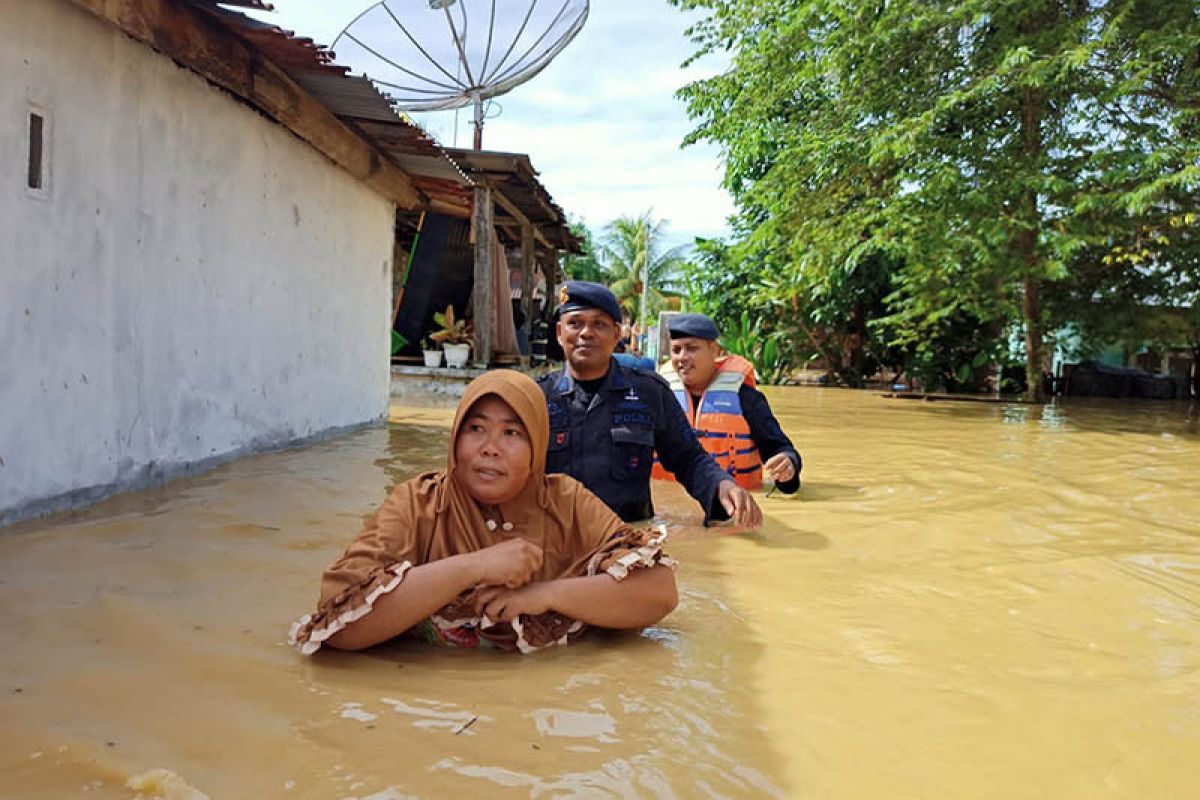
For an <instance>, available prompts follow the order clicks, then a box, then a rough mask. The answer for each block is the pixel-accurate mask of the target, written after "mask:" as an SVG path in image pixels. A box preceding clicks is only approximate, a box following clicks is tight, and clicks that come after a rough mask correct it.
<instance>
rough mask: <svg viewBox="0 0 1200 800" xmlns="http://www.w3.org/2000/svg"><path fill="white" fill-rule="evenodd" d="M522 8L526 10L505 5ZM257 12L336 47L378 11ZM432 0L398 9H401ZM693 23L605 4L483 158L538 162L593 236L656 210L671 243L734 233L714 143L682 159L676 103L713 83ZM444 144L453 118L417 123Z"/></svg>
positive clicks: (500, 126)
mask: <svg viewBox="0 0 1200 800" xmlns="http://www.w3.org/2000/svg"><path fill="white" fill-rule="evenodd" d="M504 1H505V2H508V3H513V4H514V5H517V6H519V7H520V8H521V10H522V12H523V11H524V8H525V7H526V2H527V0H504ZM273 2H274V5H275V11H274V12H273V13H256V14H255V16H258V17H260V18H262V19H264V20H269V21H271V22H273V23H275V24H277V25H280V26H281V27H284V28H287V29H289V30H293V31H295V32H296V33H297V34H298V35H301V36H307V37H309V38H311V39H313V40H314V41H316V42H318V43H320V44H325V45H332V43H333V41H334V40H335V39H336V38H337V36H338V34H339V33H340V32H341V31H342V29H343V28H344V27H345V26H346V25H347V24H348V23H349V22H350V21H351V20H352V19H353V18H354V17H355V16H356V15H357V14H358V13H359V12H361V11H362V10H364V9H366V8H367V7H368V6H370V5H372V4H373V0H366V1H362V0H357V1H356V2H329V0H273ZM406 2H412V3H420V4H425V3H427V0H393V2H392V4H391V5H392V8H394V9H395V8H398V7H403V5H404V3H406ZM694 19H695V17H694V15H691V14H685V13H683V12H681V11H680V10H679V9H677V8H675V7H673V6H670V5H668V4H667V2H666V0H595V2H592V3H591V10H590V13H589V16H588V21H587V23H586V25H585V26H584V28H583V30H582V31H580V33H579V34H578V36H576V38H575V39H574V41H572V42H571V43H570V44H569V45H568V46H567V47H566V49H564V50H563V51H562V52H561V53H560V54H559V55H558V57H557V58H556V59H555V60H554V61H553V62H552V63H551V64H550V66H548V67H547V68H546V69H545V70H543V71H542V72H541V73H539V74H538V75H537V76H535V77H534V78H533V79H532V80H530V81H529V82H528V83H525V84H523V85H521V86H518V87H517V88H516V89H514V90H512V91H511V92H510V93H509V94H507V95H504V96H502V97H499V98H497V100H496V102H497V103H498V104H499V109H493V112H492V113H496V112H497V111H498V112H499V113H498V115H497V116H495V117H494V118H491V119H489V120H488V121H487V123H486V125H485V127H484V130H483V147H484V149H485V150H503V151H510V152H523V153H528V154H529V156H530V159H531V160H532V162H533V165H534V168H535V169H537V170H538V172H539V173H540V176H539V177H540V180H541V181H542V183H543V185H545V187H546V188H547V190H548V191H549V192H550V194H551V195H552V196H553V197H554V200H555V202H557V203H558V205H559V206H560V207H561V208H562V209H563V210H564V211H566V212H567V213H568V214H570V215H571V216H573V217H579V218H582V219H583V220H584V221H585V222H586V223H587V225H588V227H590V228H591V229H592V230H593V232H597V233H599V232H600V231H601V229H602V228H603V226H604V225H605V224H607V223H608V222H610V221H611V220H613V219H615V218H616V217H618V216H621V215H638V214H640V213H642V212H644V211H646V210H651V211H652V212H653V214H654V216H655V217H656V218H657V219H661V220H665V221H666V228H665V229H666V238H667V244H669V245H675V244H681V243H686V242H690V241H691V240H692V239H693V237H695V236H704V237H716V236H722V235H725V234H727V233H728V226H727V223H726V220H727V217H728V216H729V215H730V214H731V213H732V211H733V205H732V202H731V200H730V198H729V195H728V194H727V193H726V192H725V191H724V190H723V189H722V188H721V185H720V182H721V174H722V167H721V163H720V159H719V154H718V152H717V150H716V148H714V147H712V146H711V145H708V144H698V145H691V146H689V147H687V148H681V143H682V141H683V138H684V136H686V135H687V133H688V132H689V131H690V130H692V128H693V127H694V125H693V123H692V122H691V121H690V120H689V119H688V116H687V110H686V108H685V107H684V104H683V103H682V102H681V101H680V100H677V99H676V98H675V97H674V92H675V90H676V89H678V88H679V87H680V86H683V85H684V84H686V83H687V82H688V81H691V80H695V79H697V78H704V77H707V76H709V75H712V74H714V72H716V71H718V70H719V69H720V68H721V66H722V65H721V64H720V63H717V62H715V61H714V60H711V59H710V60H706V61H705V62H702V64H700V65H693V66H689V67H688V68H686V69H685V68H683V67H682V66H681V65H682V63H683V62H684V61H685V60H686V59H687V58H688V56H690V55H691V54H692V52H693V51H694V46H693V45H692V43H691V42H690V41H688V39H687V37H686V35H685V33H684V31H685V29H686V28H687V26H688V24H689V23H690V21H693V20H694ZM412 117H413V118H414V119H415V120H416V121H417V122H418V123H419V124H421V125H422V126H423V127H424V128H425V129H426V130H427V131H428V132H429V133H431V134H432V135H433V136H434V137H435V138H436V139H437V140H438V141H439V142H441V143H443V144H447V145H454V144H455V142H454V115H453V112H439V113H436V114H416V113H414V114H412ZM470 118H471V114H470V111H469V109H464V110H462V111H460V112H459V121H458V142H457V146H460V147H470V146H471V125H470Z"/></svg>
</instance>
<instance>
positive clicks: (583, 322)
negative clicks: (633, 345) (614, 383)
mask: <svg viewBox="0 0 1200 800" xmlns="http://www.w3.org/2000/svg"><path fill="white" fill-rule="evenodd" d="M555 331H556V333H557V335H558V343H559V344H560V345H562V349H563V355H564V356H565V357H566V364H567V371H568V372H570V373H571V377H573V378H575V379H576V380H583V381H590V380H595V379H596V378H603V377H604V375H605V373H606V372H608V364H609V360H610V359H611V358H612V354H613V351H614V350H615V349H616V348H617V339H618V337H619V336H620V331H619V330H618V329H617V323H616V320H614V319H613V318H612V317H610V316H609V315H608V314H605V313H604V312H603V311H601V310H600V309H598V308H582V309H580V310H578V311H567V312H566V313H564V314H563V315H562V316H561V317H559V319H558V325H557V327H556V329H555Z"/></svg>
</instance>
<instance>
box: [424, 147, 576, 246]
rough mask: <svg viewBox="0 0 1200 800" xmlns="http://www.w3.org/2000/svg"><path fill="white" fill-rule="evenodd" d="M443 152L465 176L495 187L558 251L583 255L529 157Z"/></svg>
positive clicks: (485, 151)
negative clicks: (536, 226) (462, 168)
mask: <svg viewBox="0 0 1200 800" xmlns="http://www.w3.org/2000/svg"><path fill="white" fill-rule="evenodd" d="M446 152H447V153H449V154H450V157H451V158H453V159H454V160H455V161H456V162H458V163H459V164H461V165H462V166H463V167H465V168H466V170H467V174H468V175H471V176H473V177H478V178H481V179H487V181H488V182H490V183H491V184H492V185H494V186H496V188H497V189H498V190H499V191H501V192H503V193H504V196H505V197H506V198H508V200H509V201H510V202H512V204H513V205H515V206H516V207H517V208H518V209H519V210H520V211H521V213H522V214H524V215H525V216H526V217H528V218H529V221H530V222H533V223H534V224H536V225H538V226H539V227H540V228H541V230H542V232H543V233H545V234H546V235H547V238H549V239H550V240H551V241H553V242H554V243H555V244H556V245H557V246H558V247H560V248H562V249H563V250H569V251H571V252H573V253H579V252H582V248H583V241H582V240H581V239H579V237H577V236H576V235H575V234H574V233H572V232H571V229H570V227H569V226H568V225H567V215H566V214H565V213H563V210H562V209H561V208H559V206H558V204H557V203H555V202H554V198H552V197H551V196H550V192H548V191H547V190H546V187H545V186H543V185H542V182H541V181H539V180H538V178H537V175H538V172H537V170H536V169H534V168H533V162H532V161H530V160H529V156H527V155H525V154H524V153H502V152H498V151H495V150H464V149H462V148H454V147H448V148H446Z"/></svg>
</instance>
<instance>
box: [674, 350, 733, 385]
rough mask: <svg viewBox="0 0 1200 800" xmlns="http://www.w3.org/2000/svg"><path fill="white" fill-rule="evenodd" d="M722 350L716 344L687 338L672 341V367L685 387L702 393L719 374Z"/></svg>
mask: <svg viewBox="0 0 1200 800" xmlns="http://www.w3.org/2000/svg"><path fill="white" fill-rule="evenodd" d="M720 352H721V351H720V348H719V347H717V343H716V342H710V341H708V340H707V339H697V338H696V337H694V336H685V337H683V338H681V339H672V340H671V366H672V367H674V368H675V372H676V373H678V374H679V377H680V379H681V380H682V381H683V385H684V386H686V387H687V388H688V389H689V390H690V391H693V392H700V391H703V390H705V389H707V388H708V384H709V383H711V382H712V379H713V376H714V375H716V374H717V356H718V355H719V354H720Z"/></svg>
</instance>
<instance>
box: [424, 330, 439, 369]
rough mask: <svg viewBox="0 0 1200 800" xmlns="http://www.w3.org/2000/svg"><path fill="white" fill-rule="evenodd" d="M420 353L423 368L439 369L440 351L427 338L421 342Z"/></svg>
mask: <svg viewBox="0 0 1200 800" xmlns="http://www.w3.org/2000/svg"><path fill="white" fill-rule="evenodd" d="M421 353H422V354H423V355H424V356H425V366H427V367H440V366H441V365H442V351H441V350H439V349H438V348H437V345H435V344H434V343H433V342H431V341H430V340H429V337H428V336H426V337H425V338H424V339H422V340H421Z"/></svg>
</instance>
